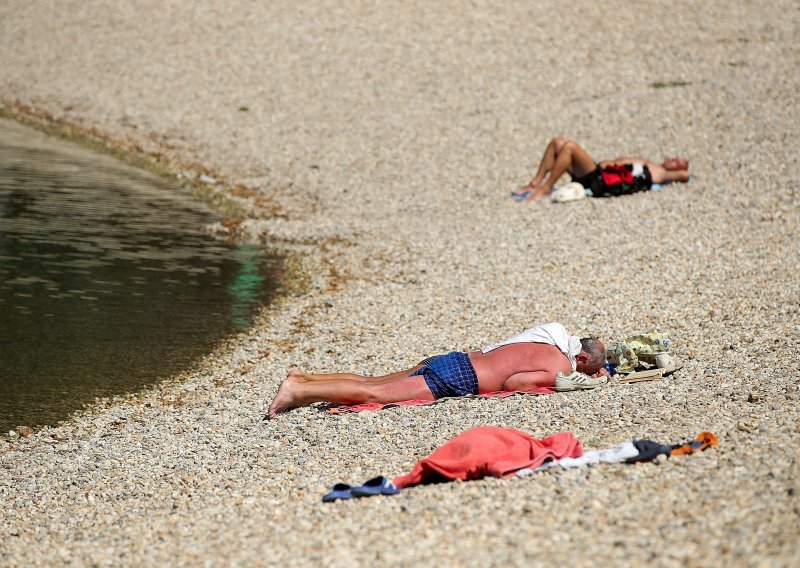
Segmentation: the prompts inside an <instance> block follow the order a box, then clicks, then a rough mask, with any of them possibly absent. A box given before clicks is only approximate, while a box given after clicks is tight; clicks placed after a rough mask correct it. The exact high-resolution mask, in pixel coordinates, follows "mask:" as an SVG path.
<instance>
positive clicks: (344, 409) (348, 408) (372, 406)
mask: <svg viewBox="0 0 800 568" xmlns="http://www.w3.org/2000/svg"><path fill="white" fill-rule="evenodd" d="M554 392H556V391H555V390H553V389H551V388H549V387H538V388H536V389H534V390H532V391H497V392H487V393H484V394H476V395H469V396H466V397H464V396H452V397H446V398H440V399H438V400H401V401H400V402H389V403H380V402H365V403H364V404H350V405H342V406H332V407H330V408H329V409H328V412H330V413H331V414H347V413H350V412H364V411H365V410H383V409H384V408H395V407H397V406H427V405H430V404H438V403H440V402H444V401H446V400H452V399H455V398H490V397H491V398H504V397H506V396H511V395H514V394H553V393H554Z"/></svg>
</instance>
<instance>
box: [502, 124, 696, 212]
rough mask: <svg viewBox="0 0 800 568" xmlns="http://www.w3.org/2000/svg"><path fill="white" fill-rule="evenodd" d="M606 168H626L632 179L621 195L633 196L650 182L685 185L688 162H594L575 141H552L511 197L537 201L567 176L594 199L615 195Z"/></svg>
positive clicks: (630, 159) (623, 158) (625, 159)
mask: <svg viewBox="0 0 800 568" xmlns="http://www.w3.org/2000/svg"><path fill="white" fill-rule="evenodd" d="M607 166H629V167H628V169H629V170H630V173H631V177H632V178H633V180H632V181H631V182H630V184H627V185H626V186H625V189H624V190H621V191H622V193H634V192H636V191H643V190H647V189H650V188H651V187H652V185H653V184H654V183H658V184H663V183H671V182H675V181H679V182H688V181H689V178H690V175H689V162H688V161H687V160H686V159H685V158H681V157H675V158H668V159H666V160H664V161H663V162H662V163H660V164H657V163H655V162H653V161H651V160H648V159H647V158H637V157H633V156H621V157H619V158H615V159H613V160H602V161H600V162H596V161H595V160H594V158H592V157H591V156H590V155H589V153H588V152H587V151H586V150H585V149H584V148H583V147H581V145H580V144H578V143H577V142H576V141H575V140H564V139H563V138H553V139H552V140H551V141H550V143H549V144H548V145H547V149H546V150H545V151H544V156H543V157H542V161H541V163H540V164H539V169H538V170H537V171H536V175H535V176H534V178H533V179H532V180H531V181H530V183H528V185H525V186H523V187H521V188H519V189H518V190H516V191H514V192H512V193H513V194H514V195H516V196H519V197H522V196H523V195H524V196H525V199H524V200H525V201H530V200H533V201H538V200H540V199H542V198H543V197H546V196H547V195H550V192H551V191H552V190H553V186H554V185H555V184H556V182H557V181H558V179H559V178H560V177H561V176H562V175H564V173H568V174H570V175H571V176H572V181H575V182H578V183H580V184H581V185H582V186H583V187H584V188H586V189H591V190H592V193H593V194H594V196H596V197H601V196H605V195H619V194H620V193H619V191H620V190H618V189H617V188H609V186H608V184H607V183H605V182H604V179H603V175H602V172H603V168H606V167H607Z"/></svg>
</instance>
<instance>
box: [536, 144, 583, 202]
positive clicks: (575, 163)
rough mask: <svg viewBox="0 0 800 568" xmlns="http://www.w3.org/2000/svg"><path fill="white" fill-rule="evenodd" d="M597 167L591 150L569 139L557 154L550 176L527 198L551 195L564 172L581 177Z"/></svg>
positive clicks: (537, 198) (538, 198)
mask: <svg viewBox="0 0 800 568" xmlns="http://www.w3.org/2000/svg"><path fill="white" fill-rule="evenodd" d="M596 167H597V164H596V163H595V161H594V159H593V158H592V157H591V156H590V155H589V152H587V151H586V150H584V149H583V147H582V146H581V145H580V144H578V143H577V142H575V140H567V141H566V142H564V144H563V146H561V150H560V151H559V152H558V154H557V155H556V159H555V162H554V163H553V167H552V169H551V170H550V177H548V178H547V181H545V182H543V183H542V184H541V185H540V186H539V187H537V188H536V191H535V192H534V193H533V194H532V195H530V196H529V197H527V198H526V201H528V200H531V199H532V200H534V201H538V200H540V199H541V198H543V197H545V196H547V195H549V194H550V192H551V191H552V190H553V186H554V185H555V184H556V182H557V181H558V179H559V178H560V177H561V176H562V175H564V172H570V173H571V174H572V175H573V176H574V177H581V176H585V175H586V174H588V173H589V172H591V171H593V170H594V169H595V168H596Z"/></svg>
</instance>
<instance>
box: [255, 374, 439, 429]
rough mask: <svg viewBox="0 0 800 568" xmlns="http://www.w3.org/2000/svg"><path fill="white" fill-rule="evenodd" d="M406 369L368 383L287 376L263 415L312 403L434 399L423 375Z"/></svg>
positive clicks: (360, 402) (271, 416) (269, 415)
mask: <svg viewBox="0 0 800 568" xmlns="http://www.w3.org/2000/svg"><path fill="white" fill-rule="evenodd" d="M412 372H413V370H411V369H409V370H408V371H407V373H408V374H404V375H403V376H400V377H399V378H396V379H394V380H390V381H386V382H380V383H368V382H364V381H352V380H348V379H341V380H327V381H301V380H298V379H297V377H295V376H291V377H287V379H286V380H285V381H283V383H282V384H281V386H280V388H279V389H278V393H277V394H276V395H275V398H274V399H273V400H272V404H270V406H269V411H268V412H267V418H270V419H272V418H275V417H276V416H277V415H278V414H280V413H281V412H286V411H288V410H291V409H293V408H299V407H301V406H308V405H309V404H312V403H314V402H340V403H343V404H362V403H366V402H378V403H389V402H399V401H401V400H434V397H433V394H432V393H431V391H430V389H429V388H428V385H427V384H426V383H425V378H424V377H422V376H421V375H417V376H415V377H410V376H409V375H410V374H411V373H412Z"/></svg>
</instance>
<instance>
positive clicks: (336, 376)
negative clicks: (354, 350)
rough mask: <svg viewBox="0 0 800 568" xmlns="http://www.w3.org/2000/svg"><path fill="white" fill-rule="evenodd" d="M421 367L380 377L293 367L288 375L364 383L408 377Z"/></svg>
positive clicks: (298, 377) (304, 378) (298, 378)
mask: <svg viewBox="0 0 800 568" xmlns="http://www.w3.org/2000/svg"><path fill="white" fill-rule="evenodd" d="M421 368H422V365H417V366H416V367H412V368H411V369H407V370H404V371H397V372H395V373H389V374H388V375H382V376H379V377H367V376H366V375H356V374H355V373H304V372H302V371H300V370H299V369H292V370H291V371H289V374H288V375H287V377H294V378H296V379H297V380H299V381H302V382H308V381H340V380H348V381H359V382H362V383H365V382H368V383H377V382H386V381H391V380H394V379H399V378H401V377H408V376H409V375H410V374H411V373H413V372H414V371H416V370H418V369H421Z"/></svg>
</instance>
